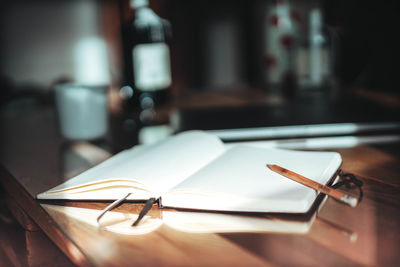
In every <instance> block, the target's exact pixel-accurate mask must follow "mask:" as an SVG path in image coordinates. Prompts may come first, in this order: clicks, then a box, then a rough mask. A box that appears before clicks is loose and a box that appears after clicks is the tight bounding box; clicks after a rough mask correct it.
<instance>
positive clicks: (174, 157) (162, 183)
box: [37, 131, 225, 200]
mask: <svg viewBox="0 0 400 267" xmlns="http://www.w3.org/2000/svg"><path fill="white" fill-rule="evenodd" d="M224 150H225V148H224V145H223V143H222V142H221V141H220V140H219V139H218V138H217V137H215V136H213V135H209V134H206V133H203V132H200V131H190V132H185V133H182V134H178V135H176V136H173V137H171V138H168V139H166V140H164V141H161V142H159V143H157V144H154V145H151V146H145V147H138V148H133V149H130V150H127V151H124V152H121V153H119V154H117V155H116V156H114V157H112V158H110V159H109V160H107V161H105V162H103V163H102V164H100V165H98V166H96V167H94V168H92V169H90V170H88V171H86V172H84V173H82V174H80V175H78V176H76V177H75V178H72V179H70V180H68V181H67V182H65V183H63V184H61V185H59V186H57V187H54V188H52V189H50V190H48V191H46V192H44V193H41V194H39V195H38V196H37V198H39V199H72V200H78V199H79V200H84V199H88V200H97V199H98V200H109V199H110V200H112V199H118V198H120V197H121V195H123V194H126V193H127V192H133V194H132V195H130V196H129V198H128V199H134V200H138V199H148V198H150V197H159V196H160V195H161V194H162V193H163V192H166V191H168V190H169V189H170V188H172V187H173V186H175V185H176V184H178V183H180V182H181V181H183V180H184V179H186V178H187V177H189V176H190V175H192V174H193V173H195V172H196V171H197V170H199V169H201V168H202V167H204V166H205V165H207V164H208V163H209V162H211V161H213V160H214V159H215V158H216V157H218V156H219V155H220V154H222V153H223V152H224Z"/></svg>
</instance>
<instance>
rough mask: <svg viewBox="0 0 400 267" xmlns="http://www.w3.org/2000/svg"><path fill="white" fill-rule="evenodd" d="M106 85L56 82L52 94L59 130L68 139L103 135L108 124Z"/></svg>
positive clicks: (91, 137) (88, 138) (84, 138)
mask: <svg viewBox="0 0 400 267" xmlns="http://www.w3.org/2000/svg"><path fill="white" fill-rule="evenodd" d="M107 89H108V87H107V86H86V85H80V84H76V83H65V84H59V85H56V87H55V98H56V105H57V111H58V116H59V124H60V131H61V134H62V135H63V136H64V137H65V138H66V139H69V140H93V139H98V138H101V137H104V135H105V134H106V133H107V128H108V109H107V102H108V101H107Z"/></svg>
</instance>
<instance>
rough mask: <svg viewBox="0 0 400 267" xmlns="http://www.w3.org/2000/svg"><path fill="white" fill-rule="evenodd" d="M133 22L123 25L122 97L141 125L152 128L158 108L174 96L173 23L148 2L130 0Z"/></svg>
mask: <svg viewBox="0 0 400 267" xmlns="http://www.w3.org/2000/svg"><path fill="white" fill-rule="evenodd" d="M130 4H131V7H132V8H133V9H134V10H135V16H134V20H133V21H131V22H129V23H128V24H125V25H124V29H123V35H124V39H123V42H124V58H125V60H124V61H125V62H124V64H125V79H124V82H123V86H122V88H121V95H122V96H124V98H126V99H127V106H128V109H129V110H130V111H133V112H134V113H136V114H137V115H138V119H139V121H138V123H139V124H140V125H143V126H145V125H150V124H152V123H153V122H154V119H155V110H156V109H155V108H156V107H158V106H161V105H164V104H165V103H167V102H168V100H169V98H170V94H171V83H172V80H171V70H170V51H169V46H168V44H167V42H168V41H169V39H170V38H171V25H170V23H169V22H168V21H167V20H165V19H162V18H160V17H159V16H158V15H157V14H155V13H154V12H153V10H151V9H150V8H149V6H148V0H131V2H130Z"/></svg>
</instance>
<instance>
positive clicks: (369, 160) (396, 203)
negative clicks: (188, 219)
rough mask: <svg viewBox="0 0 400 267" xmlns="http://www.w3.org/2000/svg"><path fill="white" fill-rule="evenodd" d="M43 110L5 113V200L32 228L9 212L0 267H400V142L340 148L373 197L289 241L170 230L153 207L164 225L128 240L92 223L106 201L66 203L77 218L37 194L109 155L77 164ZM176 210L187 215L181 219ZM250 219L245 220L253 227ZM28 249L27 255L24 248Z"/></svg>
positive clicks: (129, 209) (267, 233) (0, 178)
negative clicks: (73, 266)
mask: <svg viewBox="0 0 400 267" xmlns="http://www.w3.org/2000/svg"><path fill="white" fill-rule="evenodd" d="M34 111H35V112H30V111H29V110H15V109H12V110H10V111H7V112H4V113H3V114H2V115H1V136H0V140H1V147H2V149H1V159H0V161H1V163H2V165H3V166H4V168H2V169H1V172H0V184H1V186H2V188H3V191H4V192H5V194H4V195H3V200H2V201H3V202H2V203H5V202H6V203H7V205H8V207H9V209H10V210H11V211H12V213H13V214H14V216H15V217H16V218H18V221H19V222H20V223H21V224H22V225H23V226H24V227H25V228H26V229H27V231H26V232H25V231H22V230H21V229H19V228H18V226H17V225H15V224H13V223H11V222H10V221H12V220H11V219H8V217H7V216H8V215H7V214H8V213H7V212H3V213H2V218H3V220H1V221H0V232H1V235H0V245H1V246H0V261H2V260H3V262H4V263H5V264H6V263H12V264H14V265H20V266H24V265H35V264H34V263H39V264H40V263H42V264H49V265H51V264H55V263H56V262H57V263H58V265H63V266H69V265H71V264H72V263H74V264H77V265H83V266H85V265H98V266H109V265H116V266H121V265H129V266H159V265H162V266H165V265H166V266H188V265H189V266H192V265H194V266H227V265H229V266H243V265H246V266H268V265H284V266H293V265H296V266H313V265H317V266H321V265H328V266H338V265H344V266H349V265H351V266H394V265H398V264H400V255H399V251H400V228H399V225H400V176H399V173H400V164H399V163H400V152H399V150H400V149H399V148H400V144H399V143H392V144H386V145H380V146H366V145H363V146H355V147H349V148H338V149H334V150H335V151H338V152H340V153H341V155H342V158H343V166H342V169H343V170H345V171H347V172H351V173H354V174H356V175H357V177H358V178H360V179H361V180H362V181H363V182H364V186H363V190H364V199H363V201H362V202H361V203H360V204H359V206H358V207H356V208H350V207H348V206H345V205H343V204H340V203H338V202H336V201H334V200H332V199H328V200H327V201H326V203H325V205H324V206H323V207H322V208H321V209H320V210H319V212H318V213H317V214H316V218H315V220H314V221H313V223H312V226H311V228H310V229H309V230H308V231H306V232H305V233H304V232H303V233H299V232H297V233H287V232H290V231H291V230H290V229H289V228H287V229H286V230H287V232H286V233H282V232H285V228H284V227H283V228H282V227H281V228H280V230H279V231H278V232H276V230H271V229H268V228H265V229H258V230H254V231H252V230H251V229H252V228H251V227H249V228H246V229H243V228H242V229H241V231H237V232H234V231H231V232H230V231H228V232H226V231H224V229H223V227H222V228H219V229H210V231H208V232H203V233H193V232H188V231H183V230H180V229H179V228H177V227H173V225H168V224H166V223H162V220H160V218H162V215H160V211H159V210H158V209H157V207H153V208H152V210H151V211H150V213H149V217H150V219H151V218H153V219H154V220H153V221H151V220H150V221H149V222H154V225H155V226H154V227H153V228H152V224H151V223H150V224H149V228H146V229H144V231H143V232H141V233H132V232H129V229H128V230H127V231H128V232H129V234H126V233H125V234H124V233H121V232H118V230H120V229H125V228H123V227H124V226H121V227H122V228H117V231H110V230H107V229H104V228H99V227H97V226H96V225H95V224H93V223H91V222H92V221H93V218H95V216H96V215H95V214H98V213H96V212H98V210H99V209H101V208H103V207H104V206H105V204H103V203H89V204H84V203H83V204H82V203H81V204H79V203H78V204H76V203H73V204H71V203H69V204H68V203H63V204H64V205H68V206H69V210H71V209H72V211H71V212H69V211H66V209H64V208H63V207H64V206H60V205H48V204H40V203H38V202H37V201H36V200H35V199H34V197H35V195H36V194H37V193H39V192H42V191H44V190H46V189H48V188H51V187H53V186H55V185H57V184H59V183H61V182H62V181H63V179H64V178H63V176H65V173H66V172H67V171H72V172H70V173H69V174H68V175H67V176H70V175H72V173H73V171H75V172H79V171H82V170H84V169H85V168H88V167H89V166H90V165H92V164H93V163H95V162H98V161H101V160H102V159H104V158H106V157H107V153H103V152H101V150H96V148H94V149H92V150H91V152H90V153H89V154H90V155H89V160H88V159H87V158H86V160H82V159H76V158H75V159H74V157H73V156H72V158H71V157H70V156H69V154H68V153H69V152H68V149H67V148H66V146H65V144H64V143H63V140H62V139H61V138H60V137H59V135H58V132H57V127H56V121H55V115H54V112H53V110H52V109H51V108H49V107H40V108H37V107H36V108H35V109H34ZM88 146H89V147H90V145H88ZM78 158H79V157H78ZM90 159H93V161H92V162H90ZM71 166H73V167H71ZM141 207H142V204H135V203H126V204H124V205H122V206H121V207H120V208H119V210H116V212H117V213H118V212H120V214H125V215H126V216H128V217H129V214H137V213H138V211H139V210H140V208H141ZM82 209H83V210H82ZM93 211H95V213H92V212H93ZM81 212H83V213H81ZM171 212H175V213H178V214H180V212H179V211H171ZM5 214H6V215H5ZM80 214H84V215H80ZM267 217H268V216H265V218H267ZM246 218H247V217H246V216H245V217H243V221H245V220H246ZM260 218H261V219H262V218H264V217H262V216H261V217H260ZM268 218H269V217H268ZM160 221H161V222H160ZM43 233H44V234H43ZM49 240H51V242H50V241H49ZM21 244H22V245H21ZM54 244H55V245H54ZM21 246H22V247H23V248H24V249H17V247H19V248H20V247H21ZM57 247H58V248H57ZM60 251H61V252H62V253H60ZM35 255H37V256H36V257H35ZM64 255H65V256H66V257H65V256H64ZM71 262H72V263H71ZM0 265H1V263H0Z"/></svg>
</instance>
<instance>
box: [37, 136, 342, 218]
mask: <svg viewBox="0 0 400 267" xmlns="http://www.w3.org/2000/svg"><path fill="white" fill-rule="evenodd" d="M266 164H277V165H280V166H282V167H284V168H287V169H289V170H292V171H294V172H297V173H299V174H301V175H303V176H306V177H308V178H310V179H313V180H315V181H317V182H319V183H322V184H326V183H328V182H329V181H330V180H331V178H333V176H334V175H335V173H336V172H337V170H338V168H339V167H340V165H341V157H340V155H339V154H338V153H335V152H303V151H290V150H278V149H265V148H257V147H248V146H245V145H238V146H230V147H229V148H227V147H225V145H224V144H223V143H222V142H221V141H220V140H219V139H218V138H217V137H215V136H213V135H210V134H207V133H204V132H201V131H189V132H184V133H181V134H178V135H175V136H173V137H170V138H168V139H166V140H164V141H161V142H159V143H156V144H153V145H149V146H138V147H134V148H132V149H130V150H126V151H123V152H121V153H119V154H117V155H115V156H113V157H111V158H110V159H108V160H106V161H105V162H103V163H101V164H99V165H97V166H95V167H94V168H92V169H89V170H88V171H86V172H84V173H82V174H80V175H78V176H76V177H74V178H72V179H70V180H68V181H67V182H65V183H63V184H61V185H59V186H56V187H54V188H52V189H50V190H48V191H46V192H43V193H41V194H39V195H38V196H37V198H38V199H68V200H115V199H119V198H121V197H122V196H124V195H126V194H127V193H129V192H131V193H132V194H131V195H130V196H129V197H128V200H147V199H149V198H153V197H154V198H159V199H160V200H159V202H160V206H162V207H172V208H185V209H198V210H214V211H230V212H278V213H305V212H307V211H308V210H309V209H310V207H311V206H312V204H313V202H314V201H315V199H316V197H317V192H315V190H313V189H310V188H307V187H305V186H303V185H301V184H298V183H296V182H294V181H291V180H289V179H287V178H285V177H283V176H280V175H279V174H277V173H274V172H272V171H271V170H269V169H268V168H267V167H266Z"/></svg>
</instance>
